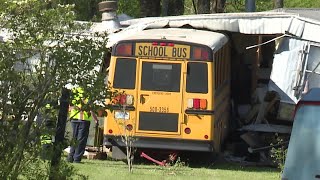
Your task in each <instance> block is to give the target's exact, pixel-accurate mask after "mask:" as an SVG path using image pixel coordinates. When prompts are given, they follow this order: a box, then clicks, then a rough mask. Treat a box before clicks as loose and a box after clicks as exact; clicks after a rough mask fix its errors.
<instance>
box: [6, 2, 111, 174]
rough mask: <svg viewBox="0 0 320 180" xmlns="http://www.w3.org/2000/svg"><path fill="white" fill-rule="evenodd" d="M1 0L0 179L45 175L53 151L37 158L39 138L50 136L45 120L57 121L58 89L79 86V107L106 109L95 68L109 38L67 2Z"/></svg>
mask: <svg viewBox="0 0 320 180" xmlns="http://www.w3.org/2000/svg"><path fill="white" fill-rule="evenodd" d="M0 2H1V4H2V6H1V7H0V28H2V29H5V30H6V31H7V32H8V33H7V34H8V36H7V37H6V38H5V42H1V43H0V84H1V86H0V137H1V138H0V159H1V161H0V169H1V171H0V179H7V178H8V179H17V178H18V177H26V178H27V179H29V178H30V179H38V178H33V177H32V174H34V176H35V177H36V176H37V175H38V174H39V178H40V176H41V175H42V176H43V177H47V176H49V170H47V171H45V170H44V171H42V170H39V169H48V168H47V167H48V166H47V165H46V164H48V163H49V164H50V160H51V155H52V154H53V153H50V151H48V152H47V153H46V154H45V155H46V159H47V160H43V159H41V154H43V151H42V150H43V143H42V137H44V136H51V135H54V128H53V129H48V126H47V125H46V122H48V121H47V120H48V119H50V120H51V121H52V122H53V124H54V125H55V124H56V121H57V113H58V111H59V104H58V100H59V97H60V96H61V89H62V88H64V87H65V86H66V84H73V85H79V86H82V87H83V89H84V91H85V92H84V94H85V96H84V98H88V97H90V100H91V101H90V102H91V103H88V104H87V106H84V107H83V110H89V109H93V110H98V108H107V106H105V104H104V102H105V100H106V99H111V97H112V95H113V93H112V92H110V91H109V89H108V88H106V87H105V73H104V72H103V71H101V70H100V69H99V67H100V65H101V64H102V60H103V57H104V54H105V52H106V48H105V47H106V41H107V38H106V35H105V34H92V33H90V31H89V28H90V24H83V23H77V22H75V21H74V20H75V14H74V11H73V6H71V5H58V4H55V1H50V0H47V1H38V0H16V1H11V0H1V1H0ZM93 102H100V103H93ZM48 104H50V108H48V107H46V105H48ZM40 117H42V118H40ZM63 146H64V145H63V144H60V145H59V146H58V147H59V148H58V149H61V148H63ZM58 153H59V152H58ZM48 160H49V161H48ZM50 168H51V167H50ZM51 171H52V169H51ZM40 173H41V174H40ZM51 174H54V175H55V176H57V177H62V176H71V174H73V171H72V168H70V167H69V166H68V165H65V164H63V161H61V163H60V166H59V167H58V168H56V169H55V172H54V173H52V172H51Z"/></svg>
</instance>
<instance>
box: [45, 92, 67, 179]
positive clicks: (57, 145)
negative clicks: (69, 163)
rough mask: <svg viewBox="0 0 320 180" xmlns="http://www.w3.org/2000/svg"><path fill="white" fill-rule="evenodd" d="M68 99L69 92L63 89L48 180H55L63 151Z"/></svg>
mask: <svg viewBox="0 0 320 180" xmlns="http://www.w3.org/2000/svg"><path fill="white" fill-rule="evenodd" d="M69 98H70V90H68V89H66V88H63V89H62V91H61V97H60V108H59V114H58V122H57V127H56V134H55V141H54V143H53V154H52V159H51V168H50V176H49V179H50V180H54V179H56V178H57V177H56V176H55V174H56V172H57V170H58V167H59V163H60V160H61V153H62V151H63V149H64V142H65V140H64V135H65V132H66V123H67V118H68V109H69ZM59 179H66V177H59Z"/></svg>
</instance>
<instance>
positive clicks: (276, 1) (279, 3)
mask: <svg viewBox="0 0 320 180" xmlns="http://www.w3.org/2000/svg"><path fill="white" fill-rule="evenodd" d="M274 8H275V9H278V8H283V0H274Z"/></svg>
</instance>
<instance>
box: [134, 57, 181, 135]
mask: <svg viewBox="0 0 320 180" xmlns="http://www.w3.org/2000/svg"><path fill="white" fill-rule="evenodd" d="M139 62H140V64H139V68H140V70H139V72H140V74H139V75H138V76H139V78H138V79H139V85H138V88H139V89H138V96H137V98H138V101H137V121H136V122H137V125H136V132H137V133H152V134H157V133H159V134H160V133H161V134H168V135H170V134H171V135H174V134H175V135H178V134H180V125H181V120H182V118H183V117H182V110H181V109H182V107H181V104H182V84H183V76H182V72H183V67H184V62H183V61H165V60H159V61H156V62H155V61H151V60H147V59H140V60H139Z"/></svg>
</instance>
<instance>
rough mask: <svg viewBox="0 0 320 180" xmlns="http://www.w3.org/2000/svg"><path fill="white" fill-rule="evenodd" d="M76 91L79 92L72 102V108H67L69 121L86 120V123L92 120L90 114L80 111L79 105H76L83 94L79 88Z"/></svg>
mask: <svg viewBox="0 0 320 180" xmlns="http://www.w3.org/2000/svg"><path fill="white" fill-rule="evenodd" d="M76 90H77V91H78V92H79V96H75V98H74V100H72V104H73V106H70V107H69V117H70V118H71V119H79V120H86V121H91V120H93V117H92V115H91V114H90V113H88V112H86V111H80V109H81V104H76V101H79V100H80V98H81V97H82V93H83V90H82V89H81V88H77V89H76ZM74 92H75V91H74Z"/></svg>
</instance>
